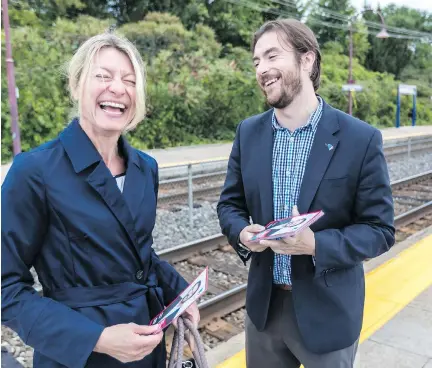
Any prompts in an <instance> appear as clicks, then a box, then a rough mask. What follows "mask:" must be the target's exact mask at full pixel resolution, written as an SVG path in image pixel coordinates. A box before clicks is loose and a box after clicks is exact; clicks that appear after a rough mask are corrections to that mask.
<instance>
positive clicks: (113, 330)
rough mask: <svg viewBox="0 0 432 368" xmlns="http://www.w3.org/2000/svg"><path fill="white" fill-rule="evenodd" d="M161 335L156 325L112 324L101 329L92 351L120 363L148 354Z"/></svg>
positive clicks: (157, 343)
mask: <svg viewBox="0 0 432 368" xmlns="http://www.w3.org/2000/svg"><path fill="white" fill-rule="evenodd" d="M162 337H163V332H162V331H160V327H159V326H158V325H155V326H140V325H137V324H135V323H128V324H119V325H114V326H111V327H106V328H105V329H104V330H103V331H102V334H101V335H100V337H99V340H98V342H97V343H96V346H95V348H94V349H93V351H94V352H96V353H103V354H107V355H110V356H112V357H113V358H116V359H117V360H119V361H121V362H122V363H128V362H133V361H136V360H141V359H143V358H144V357H145V356H147V355H149V354H150V353H151V352H152V351H153V349H154V348H155V347H156V346H158V345H159V343H160V342H161V340H162Z"/></svg>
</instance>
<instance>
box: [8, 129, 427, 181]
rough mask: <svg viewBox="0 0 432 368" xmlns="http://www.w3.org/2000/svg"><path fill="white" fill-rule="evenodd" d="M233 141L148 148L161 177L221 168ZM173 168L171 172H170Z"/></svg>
mask: <svg viewBox="0 0 432 368" xmlns="http://www.w3.org/2000/svg"><path fill="white" fill-rule="evenodd" d="M381 132H382V134H383V139H384V142H385V143H387V142H388V141H396V142H397V141H404V140H407V139H409V138H419V137H422V136H432V125H417V126H414V127H412V126H402V127H400V128H385V129H381ZM231 147H232V142H229V143H216V144H202V145H195V146H179V147H172V148H166V149H154V150H146V151H144V152H146V153H148V154H149V155H150V156H152V157H154V158H155V159H156V161H157V162H158V164H159V168H160V169H164V170H165V175H163V176H161V177H160V179H161V180H163V179H167V178H170V177H175V176H181V175H187V172H186V171H184V170H183V169H184V168H180V169H177V167H178V166H185V165H188V164H192V165H196V166H199V165H197V164H200V163H209V162H212V161H214V162H215V164H214V166H208V170H210V171H211V170H215V171H216V170H220V169H221V166H220V164H218V163H217V162H218V161H226V160H227V159H228V157H229V154H230V152H231ZM10 165H11V164H10V163H9V164H5V165H2V167H1V181H2V183H3V180H4V178H5V176H6V174H7V172H8V170H9V168H10ZM170 169H171V172H170Z"/></svg>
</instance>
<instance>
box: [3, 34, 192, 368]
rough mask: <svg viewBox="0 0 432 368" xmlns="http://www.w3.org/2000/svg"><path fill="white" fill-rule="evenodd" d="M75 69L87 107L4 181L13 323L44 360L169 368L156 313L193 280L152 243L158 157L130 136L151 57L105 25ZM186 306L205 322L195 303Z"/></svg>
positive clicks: (8, 304) (6, 283)
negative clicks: (34, 274)
mask: <svg viewBox="0 0 432 368" xmlns="http://www.w3.org/2000/svg"><path fill="white" fill-rule="evenodd" d="M68 78H69V87H70V91H71V96H72V98H73V100H74V101H75V102H76V105H77V108H78V109H77V117H76V118H75V119H73V120H72V121H71V122H70V124H68V125H67V127H66V128H65V129H64V130H63V131H62V132H61V133H60V135H59V136H58V137H57V138H55V139H54V140H52V141H50V142H48V143H46V144H44V145H42V146H40V147H38V148H35V149H33V150H32V151H30V152H26V153H22V154H20V155H18V156H17V157H16V158H15V160H14V162H13V164H12V167H11V169H10V170H9V172H8V174H7V177H6V179H5V181H4V183H3V186H2V212H3V214H4V215H3V216H2V230H1V231H2V323H3V324H5V325H6V326H8V327H10V328H11V329H13V330H14V331H16V332H17V333H18V335H19V336H20V337H21V338H22V339H23V340H24V342H25V343H26V344H28V345H30V346H32V347H33V348H34V349H35V352H34V367H64V366H66V367H84V366H86V367H95V368H96V367H98V368H99V367H103V368H111V367H112V368H115V367H140V368H162V367H165V364H166V351H165V344H164V339H163V332H162V331H161V328H160V326H159V325H152V326H151V325H150V321H151V319H153V318H154V317H155V316H157V315H158V314H159V313H160V312H161V311H162V310H163V309H164V307H165V306H167V305H169V304H170V303H171V302H172V301H173V300H175V299H176V297H177V296H178V295H179V294H180V293H181V292H182V291H183V290H185V289H186V288H187V286H188V283H187V282H186V281H185V280H184V279H183V278H182V277H181V276H180V274H179V273H178V272H177V271H176V270H175V269H174V268H173V267H172V266H171V265H170V264H168V263H167V262H164V261H161V260H160V259H159V258H158V256H157V255H156V254H155V252H154V250H153V249H152V243H153V240H152V231H153V227H154V225H155V219H156V203H157V194H158V166H157V163H156V161H155V160H154V159H153V158H151V157H150V156H148V155H146V154H144V153H143V152H141V151H139V150H137V149H134V148H133V147H131V146H130V145H129V144H128V142H127V140H126V138H125V137H124V135H123V134H124V133H126V132H128V131H131V130H132V129H134V128H135V127H136V126H137V124H139V122H140V121H142V120H143V119H144V116H145V111H146V106H145V100H146V96H145V84H146V80H145V71H144V65H143V61H142V59H141V57H140V55H139V53H138V51H137V50H136V48H135V47H134V46H133V44H132V43H131V42H129V41H128V40H126V39H123V38H120V37H118V36H116V35H114V34H112V33H105V34H101V35H98V36H95V37H92V38H90V39H88V40H87V41H86V42H84V43H83V44H82V45H81V46H80V48H79V49H78V50H77V51H76V53H75V55H74V56H73V57H72V59H71V61H70V63H69V65H68ZM31 267H34V269H35V270H36V272H37V274H38V277H39V281H40V283H41V284H42V287H43V296H40V295H38V293H37V292H36V291H35V290H34V288H33V283H34V280H33V277H32V274H31V273H30V268H31ZM185 316H186V317H188V318H190V319H191V320H192V322H193V323H194V325H195V326H197V325H198V322H199V312H198V307H197V304H196V303H193V304H192V305H191V306H189V307H188V308H187V309H186V311H185Z"/></svg>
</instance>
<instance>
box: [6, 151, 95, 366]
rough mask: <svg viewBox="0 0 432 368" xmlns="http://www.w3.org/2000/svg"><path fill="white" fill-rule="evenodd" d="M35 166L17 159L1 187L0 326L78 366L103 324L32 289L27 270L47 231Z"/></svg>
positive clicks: (28, 156)
mask: <svg viewBox="0 0 432 368" xmlns="http://www.w3.org/2000/svg"><path fill="white" fill-rule="evenodd" d="M37 164H38V162H37V161H36V160H35V159H34V157H33V156H32V154H21V155H19V156H17V157H16V158H15V160H14V163H13V165H12V167H11V168H10V170H9V172H8V174H7V176H6V178H5V181H4V183H3V185H2V190H1V202H2V203H1V210H2V214H3V216H2V221H1V226H2V228H1V234H2V236H1V238H2V240H1V242H2V243H1V252H2V257H1V258H2V260H1V272H2V281H1V285H2V296H1V298H2V324H4V325H6V326H8V327H9V328H11V329H12V330H14V331H15V332H16V333H17V334H18V335H19V336H20V338H21V339H22V340H23V341H24V343H26V344H27V345H29V346H31V347H33V348H34V349H35V350H36V351H38V352H39V353H41V354H42V355H45V356H47V357H49V358H51V359H53V360H55V361H57V362H58V363H60V364H63V365H65V366H67V367H84V365H85V363H86V361H87V359H88V357H89V355H90V354H91V352H92V351H93V348H94V346H95V345H96V342H97V341H98V339H99V336H100V334H101V333H102V331H103V326H101V325H99V324H96V323H94V322H93V321H91V320H90V319H88V318H87V317H85V316H83V315H81V314H80V313H78V312H76V311H74V310H72V309H71V308H69V307H67V306H65V305H63V304H61V303H58V302H56V301H54V300H52V299H49V298H46V297H41V296H40V295H39V294H38V293H37V292H36V290H35V289H34V288H33V284H34V280H33V277H32V275H31V272H30V268H31V267H32V266H33V264H34V262H35V261H36V260H37V257H38V253H39V250H40V249H41V247H42V246H43V242H44V238H45V234H46V232H47V230H48V228H49V213H48V209H47V202H46V195H45V185H44V180H43V177H42V175H41V172H40V170H39V168H38V167H37V166H38V165H37ZM47 271H48V272H49V270H47Z"/></svg>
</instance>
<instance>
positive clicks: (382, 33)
mask: <svg viewBox="0 0 432 368" xmlns="http://www.w3.org/2000/svg"><path fill="white" fill-rule="evenodd" d="M367 11H371V12H373V13H376V14H378V15H379V17H380V18H381V25H382V29H381V31H380V32H379V33H378V34H377V35H376V38H382V39H384V38H389V37H390V36H389V34H388V33H387V30H386V26H385V23H384V17H383V15H382V14H381V12H380V11H379V10H373V9H371V8H367V9H364V10H362V11H360V12H358V13H357V14H355V15H353V16H352V17H351V20H350V23H349V65H348V84H353V83H354V81H353V79H352V59H353V23H354V21H355V19H356V18H357V17H358V16H359V15H360V14H363V13H365V12H367ZM348 114H350V115H352V90H351V89H349V90H348Z"/></svg>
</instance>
